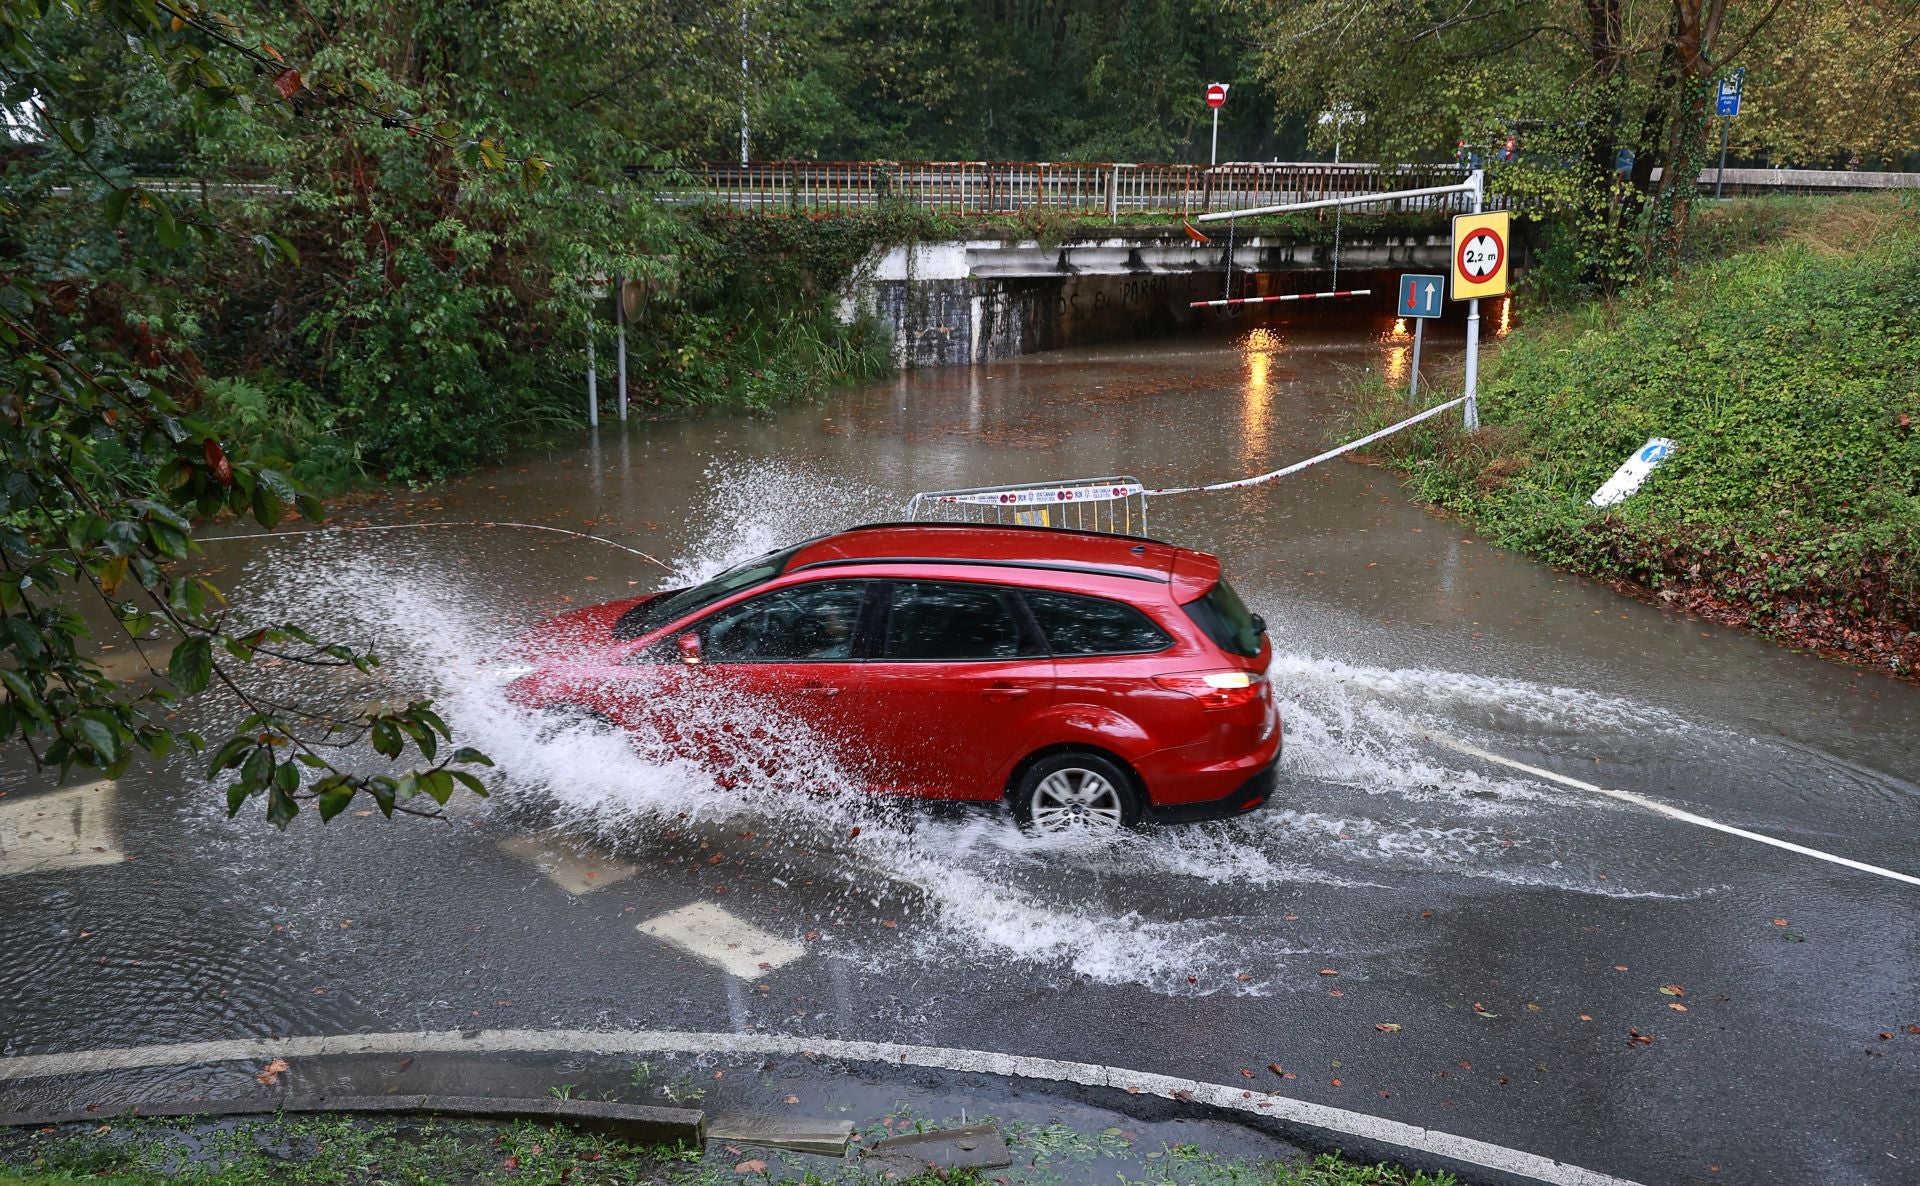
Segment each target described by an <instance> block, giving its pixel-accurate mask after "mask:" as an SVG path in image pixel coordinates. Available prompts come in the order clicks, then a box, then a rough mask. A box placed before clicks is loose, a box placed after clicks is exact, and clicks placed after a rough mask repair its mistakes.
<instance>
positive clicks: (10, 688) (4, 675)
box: [0, 668, 53, 721]
mask: <svg viewBox="0 0 1920 1186" xmlns="http://www.w3.org/2000/svg"><path fill="white" fill-rule="evenodd" d="M0 684H5V685H6V687H7V693H8V694H9V695H11V696H12V697H13V702H14V704H15V705H16V706H17V707H18V708H22V709H25V710H26V711H27V712H28V713H30V714H32V715H33V716H34V717H35V718H37V719H39V720H42V721H51V720H52V719H53V718H52V717H50V716H48V715H47V706H46V705H44V704H42V703H40V697H39V696H37V695H35V694H34V690H33V685H32V684H30V683H28V682H27V681H26V679H25V678H24V677H23V676H21V674H20V673H19V672H17V671H12V670H9V669H6V668H0Z"/></svg>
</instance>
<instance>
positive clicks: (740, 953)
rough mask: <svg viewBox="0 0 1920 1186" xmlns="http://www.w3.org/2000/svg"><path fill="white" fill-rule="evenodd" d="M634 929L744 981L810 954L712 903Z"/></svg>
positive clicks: (797, 945) (660, 916)
mask: <svg viewBox="0 0 1920 1186" xmlns="http://www.w3.org/2000/svg"><path fill="white" fill-rule="evenodd" d="M634 929H635V930H637V931H639V932H640V933H641V934H643V935H652V936H653V937H654V938H656V939H662V940H665V941H666V942H668V943H671V944H673V945H674V946H675V947H678V948H680V949H681V950H682V951H685V952H687V953H689V954H691V955H696V956H698V957H700V958H701V959H703V960H706V961H707V962H708V963H710V964H716V965H718V966H719V967H720V968H721V969H722V970H724V971H726V972H728V973H730V974H732V975H734V976H738V977H739V978H740V979H742V980H757V979H759V978H760V977H761V976H764V975H766V974H767V973H768V972H771V971H774V970H775V969H777V968H780V967H782V966H783V965H786V964H790V963H792V962H793V961H794V960H797V959H799V958H800V957H801V956H803V955H805V954H807V949H806V948H804V947H802V946H800V945H799V944H798V943H793V942H789V941H788V940H786V939H782V938H781V937H780V936H778V935H770V934H768V933H767V932H765V931H763V930H761V929H760V928H759V927H756V926H754V925H753V924H752V923H750V922H748V921H747V920H746V919H744V918H741V917H740V916H739V915H737V914H734V913H732V912H731V911H727V910H722V909H721V908H720V907H718V906H715V905H714V904H713V903H711V902H695V903H693V904H692V905H691V906H682V907H681V908H680V909H678V910H669V911H668V912H667V913H665V914H662V915H658V916H656V917H654V918H649V919H648V920H647V921H645V922H643V923H641V924H639V925H638V926H637V927H635V928H634Z"/></svg>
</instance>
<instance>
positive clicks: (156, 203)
mask: <svg viewBox="0 0 1920 1186" xmlns="http://www.w3.org/2000/svg"><path fill="white" fill-rule="evenodd" d="M146 201H147V202H148V203H150V204H151V205H152V206H153V218H154V224H153V231H154V234H155V235H156V236H158V237H159V239H160V245H161V246H162V247H165V248H168V249H172V248H176V247H178V246H180V244H182V243H184V242H185V241H186V236H184V235H182V234H181V233H180V224H179V223H178V222H176V221H174V217H173V208H172V207H170V206H168V205H167V203H166V201H165V199H163V198H161V197H159V196H157V195H155V194H147V195H146Z"/></svg>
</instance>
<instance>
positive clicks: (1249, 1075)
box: [1240, 1034, 1893, 1079]
mask: <svg viewBox="0 0 1920 1186" xmlns="http://www.w3.org/2000/svg"><path fill="white" fill-rule="evenodd" d="M1887 1037H1889V1038H1891V1037H1893V1035H1892V1034H1888V1035H1887ZM1240 1074H1241V1075H1243V1076H1245V1077H1246V1078H1248V1079H1251V1078H1253V1072H1252V1071H1250V1070H1248V1069H1247V1068H1246V1067H1241V1068H1240Z"/></svg>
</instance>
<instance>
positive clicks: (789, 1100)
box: [783, 1095, 800, 1104]
mask: <svg viewBox="0 0 1920 1186" xmlns="http://www.w3.org/2000/svg"><path fill="white" fill-rule="evenodd" d="M783 1102H785V1103H789V1104H797V1103H799V1102H800V1097H799V1096H797V1095H790V1096H788V1097H787V1098H786V1099H785V1100H784V1101H783Z"/></svg>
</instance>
